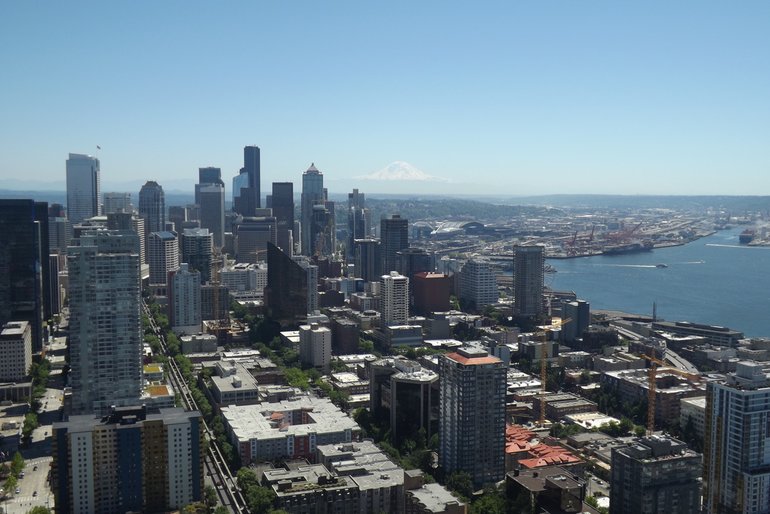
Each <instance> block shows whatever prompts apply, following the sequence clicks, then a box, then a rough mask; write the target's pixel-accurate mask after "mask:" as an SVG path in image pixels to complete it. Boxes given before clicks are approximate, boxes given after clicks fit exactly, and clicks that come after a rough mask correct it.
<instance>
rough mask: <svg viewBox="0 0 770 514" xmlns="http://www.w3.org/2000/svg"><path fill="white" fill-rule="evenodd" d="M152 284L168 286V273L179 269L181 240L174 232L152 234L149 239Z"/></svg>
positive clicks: (148, 258)
mask: <svg viewBox="0 0 770 514" xmlns="http://www.w3.org/2000/svg"><path fill="white" fill-rule="evenodd" d="M147 261H148V262H149V264H150V284H166V281H167V279H168V272H169V271H174V270H175V269H177V268H179V240H178V239H177V237H176V234H175V233H173V232H166V231H163V232H152V233H151V234H150V235H149V237H148V238H147Z"/></svg>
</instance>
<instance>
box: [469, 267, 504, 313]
mask: <svg viewBox="0 0 770 514" xmlns="http://www.w3.org/2000/svg"><path fill="white" fill-rule="evenodd" d="M459 297H460V300H461V301H462V302H463V303H464V304H465V305H467V306H468V307H470V308H473V309H476V310H479V311H480V310H483V309H484V307H486V306H487V305H491V304H494V303H497V301H498V299H499V295H498V292H497V278H496V277H495V273H494V271H492V267H491V265H490V263H489V261H485V260H480V259H471V260H469V261H468V262H466V263H465V265H464V266H463V267H462V270H460V294H459Z"/></svg>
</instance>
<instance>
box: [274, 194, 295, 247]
mask: <svg viewBox="0 0 770 514" xmlns="http://www.w3.org/2000/svg"><path fill="white" fill-rule="evenodd" d="M272 209H273V216H275V220H276V222H277V223H278V227H277V239H278V248H280V249H281V250H283V251H284V252H286V253H287V254H289V256H291V255H293V254H294V233H293V232H294V184H293V183H291V182H273V194H272Z"/></svg>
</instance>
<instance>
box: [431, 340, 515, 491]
mask: <svg viewBox="0 0 770 514" xmlns="http://www.w3.org/2000/svg"><path fill="white" fill-rule="evenodd" d="M439 377H440V391H441V393H440V402H439V441H440V443H439V444H440V446H439V462H440V464H441V466H442V468H444V471H445V473H446V474H447V475H451V474H452V473H453V472H455V471H465V472H467V473H468V474H470V476H471V478H472V479H473V484H474V486H476V487H480V486H483V485H484V484H491V483H496V482H498V481H500V480H502V479H503V478H504V477H505V392H506V380H507V378H506V377H507V369H506V366H505V364H504V363H503V361H501V360H500V359H498V358H497V357H492V356H490V355H489V354H488V353H487V352H486V351H485V350H481V349H479V348H476V347H463V348H460V349H458V350H457V352H455V353H449V354H446V355H442V356H440V357H439Z"/></svg>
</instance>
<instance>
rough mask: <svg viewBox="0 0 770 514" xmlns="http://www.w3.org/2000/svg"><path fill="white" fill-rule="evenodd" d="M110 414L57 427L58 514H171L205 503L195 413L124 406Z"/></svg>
mask: <svg viewBox="0 0 770 514" xmlns="http://www.w3.org/2000/svg"><path fill="white" fill-rule="evenodd" d="M106 414H108V415H106V416H104V417H100V416H92V415H83V416H71V417H70V418H69V420H68V421H66V422H59V423H54V425H53V431H52V436H53V437H52V439H53V462H52V463H51V488H52V489H53V493H54V497H55V500H56V512H65V513H72V514H92V513H99V514H110V513H114V512H168V511H179V510H180V509H182V508H183V507H185V506H186V505H189V504H190V503H193V502H197V501H201V500H202V499H203V476H204V468H203V459H204V457H205V453H204V451H203V444H204V442H203V421H202V419H201V415H200V413H199V412H198V411H191V412H185V411H184V409H181V408H173V409H160V410H159V411H151V410H148V409H147V408H146V407H123V408H115V409H112V410H111V411H109V412H108V413H106Z"/></svg>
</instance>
